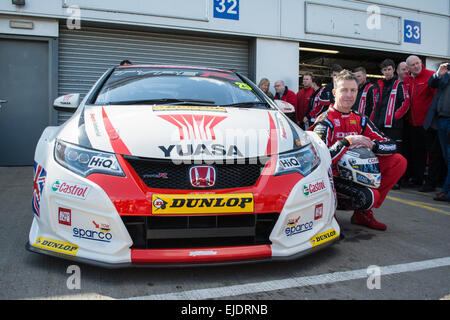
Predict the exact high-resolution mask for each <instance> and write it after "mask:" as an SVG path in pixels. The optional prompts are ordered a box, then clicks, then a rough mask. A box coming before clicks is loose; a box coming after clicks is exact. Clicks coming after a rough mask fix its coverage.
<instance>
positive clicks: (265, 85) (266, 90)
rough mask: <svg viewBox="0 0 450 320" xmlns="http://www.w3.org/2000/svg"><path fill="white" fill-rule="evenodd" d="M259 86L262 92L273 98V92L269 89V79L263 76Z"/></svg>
mask: <svg viewBox="0 0 450 320" xmlns="http://www.w3.org/2000/svg"><path fill="white" fill-rule="evenodd" d="M258 88H260V89H261V90H262V92H264V93H265V94H266V95H267V96H268V97H269V98H270V99H272V100H273V94H272V92H270V90H269V88H270V81H269V79H267V78H262V79H261V80H260V81H259V84H258Z"/></svg>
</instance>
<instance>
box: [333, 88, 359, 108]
mask: <svg viewBox="0 0 450 320" xmlns="http://www.w3.org/2000/svg"><path fill="white" fill-rule="evenodd" d="M336 85H337V88H334V89H333V94H334V98H335V101H336V103H335V108H336V109H337V110H338V111H341V112H344V113H349V112H350V111H351V110H352V107H353V105H354V104H355V101H356V96H357V95H358V84H357V83H356V81H355V80H340V81H338V82H337V84H336Z"/></svg>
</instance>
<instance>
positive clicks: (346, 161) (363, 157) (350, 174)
mask: <svg viewBox="0 0 450 320" xmlns="http://www.w3.org/2000/svg"><path fill="white" fill-rule="evenodd" d="M337 170H338V172H339V177H341V178H343V179H346V180H350V181H353V182H355V183H358V184H361V185H363V186H366V187H369V188H374V189H377V188H378V187H379V186H380V183H381V173H380V166H379V163H378V158H377V156H376V155H375V154H374V153H373V152H372V151H371V150H370V149H367V148H358V149H352V150H347V152H346V153H345V154H344V155H343V156H342V158H341V159H340V160H339V161H338V163H337Z"/></svg>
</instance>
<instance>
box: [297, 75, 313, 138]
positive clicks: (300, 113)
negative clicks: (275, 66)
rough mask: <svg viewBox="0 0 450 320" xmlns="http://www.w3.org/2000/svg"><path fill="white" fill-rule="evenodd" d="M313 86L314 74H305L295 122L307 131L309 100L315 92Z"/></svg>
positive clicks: (298, 93)
mask: <svg viewBox="0 0 450 320" xmlns="http://www.w3.org/2000/svg"><path fill="white" fill-rule="evenodd" d="M312 84H313V76H312V74H311V73H305V74H304V75H303V88H302V89H301V90H299V91H298V92H297V105H296V106H295V107H296V110H295V120H296V122H297V124H298V125H299V126H300V127H301V128H302V129H305V125H306V123H305V116H306V113H307V112H308V109H309V99H310V98H311V96H312V95H313V94H314V92H315V90H314V88H313V86H312Z"/></svg>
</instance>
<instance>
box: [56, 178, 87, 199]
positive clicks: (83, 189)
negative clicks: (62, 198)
mask: <svg viewBox="0 0 450 320" xmlns="http://www.w3.org/2000/svg"><path fill="white" fill-rule="evenodd" d="M52 190H53V191H54V192H56V193H60V194H64V195H67V196H71V197H74V198H78V199H86V196H87V194H88V192H89V187H87V186H83V185H79V184H76V183H71V182H64V181H62V182H61V181H59V180H56V181H55V182H54V183H53V185H52Z"/></svg>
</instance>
